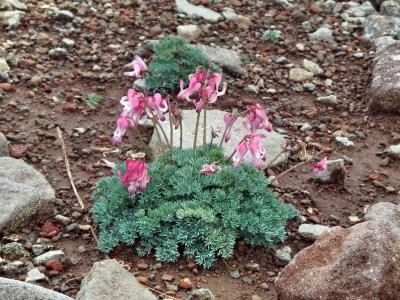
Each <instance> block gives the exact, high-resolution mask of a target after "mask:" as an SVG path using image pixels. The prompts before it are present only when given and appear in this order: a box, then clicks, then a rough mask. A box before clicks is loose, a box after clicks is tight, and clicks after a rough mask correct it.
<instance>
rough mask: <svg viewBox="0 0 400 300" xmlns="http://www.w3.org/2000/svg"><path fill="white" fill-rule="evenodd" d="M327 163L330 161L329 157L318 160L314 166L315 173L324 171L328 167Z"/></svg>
mask: <svg viewBox="0 0 400 300" xmlns="http://www.w3.org/2000/svg"><path fill="white" fill-rule="evenodd" d="M327 163H328V158H326V157H325V158H324V159H322V160H320V161H319V162H316V163H314V164H313V167H314V173H315V174H319V173H321V172H322V171H325V170H326V168H327Z"/></svg>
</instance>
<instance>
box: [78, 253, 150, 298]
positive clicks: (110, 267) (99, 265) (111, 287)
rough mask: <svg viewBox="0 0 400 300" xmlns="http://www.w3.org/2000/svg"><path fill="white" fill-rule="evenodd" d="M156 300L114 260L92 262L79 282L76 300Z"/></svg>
mask: <svg viewBox="0 0 400 300" xmlns="http://www.w3.org/2000/svg"><path fill="white" fill-rule="evenodd" d="M94 299H96V300H110V299H118V300H157V297H156V296H155V295H153V294H152V293H151V292H150V291H149V290H148V289H147V288H146V287H144V286H142V285H141V284H140V283H139V282H138V281H137V280H136V278H135V277H134V276H133V275H132V274H131V273H129V272H128V271H127V270H125V269H124V268H123V267H122V266H121V265H120V264H119V263H118V262H117V261H116V260H114V259H107V260H103V261H100V262H96V263H94V265H93V266H92V268H91V269H90V271H89V273H88V274H87V275H86V276H85V278H84V279H83V280H82V283H81V290H80V291H79V292H78V294H77V295H76V300H94Z"/></svg>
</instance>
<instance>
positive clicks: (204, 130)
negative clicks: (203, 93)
mask: <svg viewBox="0 0 400 300" xmlns="http://www.w3.org/2000/svg"><path fill="white" fill-rule="evenodd" d="M203 126H204V127H203V146H205V145H206V144H207V106H206V104H204V121H203Z"/></svg>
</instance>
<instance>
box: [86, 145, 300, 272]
mask: <svg viewBox="0 0 400 300" xmlns="http://www.w3.org/2000/svg"><path fill="white" fill-rule="evenodd" d="M214 161H218V162H219V164H220V166H221V167H222V170H221V171H220V172H218V173H215V174H213V175H211V176H205V175H202V174H200V170H201V168H202V166H203V165H204V164H210V163H212V162H214ZM118 168H119V169H120V170H121V171H122V172H124V171H125V170H124V166H123V165H120V166H118ZM149 174H150V176H151V180H150V183H149V184H148V186H147V189H146V191H145V192H143V193H141V194H136V195H135V196H134V197H129V195H128V192H127V190H126V189H125V188H124V187H123V186H122V185H121V182H120V180H119V179H118V177H117V176H116V175H114V176H112V177H104V178H102V179H100V180H99V182H98V183H97V186H96V189H95V191H94V193H93V197H94V199H95V203H94V206H93V209H92V212H93V216H94V221H95V223H96V224H97V225H98V226H99V229H100V249H101V250H102V251H104V252H106V253H108V252H109V251H111V250H112V249H113V248H114V247H115V246H116V245H118V244H125V245H132V246H134V247H136V250H137V252H138V254H139V255H147V254H149V253H151V252H152V251H154V252H155V255H156V257H157V259H158V260H160V261H176V259H177V258H178V257H179V256H180V254H181V253H183V254H184V255H185V256H187V257H194V258H195V260H196V262H197V263H198V264H200V265H202V266H204V267H206V268H209V267H211V266H212V265H213V263H214V261H215V259H216V258H217V257H223V258H228V257H230V256H231V255H232V253H233V249H234V246H235V243H236V240H238V239H241V238H243V239H244V240H245V241H246V242H248V243H249V244H251V245H264V246H267V247H270V246H272V245H273V244H274V243H276V242H278V241H282V240H284V239H285V236H286V232H285V223H286V221H287V220H288V219H290V218H293V217H295V216H297V211H296V210H295V209H294V207H293V206H290V205H287V204H284V203H281V202H279V201H278V200H277V199H276V197H275V195H274V193H273V192H272V190H271V189H269V188H268V187H267V184H268V180H267V179H266V177H265V175H264V173H263V172H261V171H258V170H256V169H254V168H253V167H251V166H249V165H242V166H241V167H240V168H233V167H232V166H231V164H230V162H228V161H226V159H225V157H224V155H223V152H222V150H221V149H220V148H218V147H209V146H205V147H200V148H197V149H196V150H193V149H188V150H179V149H174V151H172V152H167V153H166V154H164V155H163V156H162V157H160V158H159V159H158V160H157V161H155V162H154V163H152V164H151V165H150V166H149Z"/></svg>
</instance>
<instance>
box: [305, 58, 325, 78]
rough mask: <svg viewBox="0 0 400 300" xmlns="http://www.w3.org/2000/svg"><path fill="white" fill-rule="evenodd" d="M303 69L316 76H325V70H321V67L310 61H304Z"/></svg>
mask: <svg viewBox="0 0 400 300" xmlns="http://www.w3.org/2000/svg"><path fill="white" fill-rule="evenodd" d="M303 67H304V69H306V70H307V71H310V72H311V73H313V74H314V75H321V74H324V70H322V69H321V67H320V66H319V65H318V64H317V63H315V62H313V61H311V60H308V59H306V58H305V59H303Z"/></svg>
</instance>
